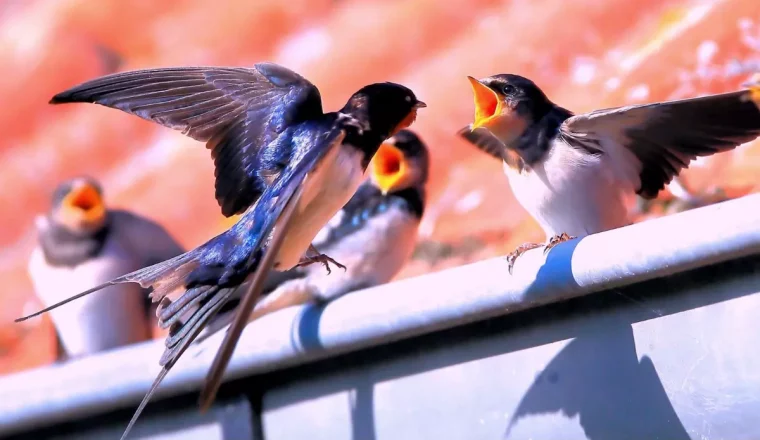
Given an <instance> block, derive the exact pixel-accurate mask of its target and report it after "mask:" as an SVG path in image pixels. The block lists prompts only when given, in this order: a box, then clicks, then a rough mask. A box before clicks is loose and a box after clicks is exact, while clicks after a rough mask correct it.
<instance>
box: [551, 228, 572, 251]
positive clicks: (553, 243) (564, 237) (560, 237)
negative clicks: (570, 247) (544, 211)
mask: <svg viewBox="0 0 760 440" xmlns="http://www.w3.org/2000/svg"><path fill="white" fill-rule="evenodd" d="M573 238H575V237H574V236H572V235H567V232H563V233H561V234H559V235H555V236H554V237H552V238H550V239H549V243H547V244H546V246H544V255H546V254H547V253H548V252H549V251H550V250H552V248H553V247H554V246H556V245H558V244H560V243H564V242H566V241H568V240H572V239H573Z"/></svg>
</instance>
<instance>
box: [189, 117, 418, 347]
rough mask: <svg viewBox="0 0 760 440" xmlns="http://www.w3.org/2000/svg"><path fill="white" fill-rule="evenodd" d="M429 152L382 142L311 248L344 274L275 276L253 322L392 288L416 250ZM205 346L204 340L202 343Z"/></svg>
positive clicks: (413, 142) (407, 135)
mask: <svg viewBox="0 0 760 440" xmlns="http://www.w3.org/2000/svg"><path fill="white" fill-rule="evenodd" d="M428 163H429V158H428V150H427V147H426V146H425V144H424V143H423V142H422V141H421V140H420V139H419V137H418V136H417V135H416V134H414V133H413V132H411V131H409V130H401V131H399V132H398V133H396V134H395V135H394V136H392V137H391V138H389V139H388V140H387V141H386V142H384V143H383V144H382V145H381V146H380V149H379V150H378V152H377V154H375V157H374V159H373V160H372V162H371V163H370V176H369V179H367V180H366V181H365V182H364V183H363V184H362V185H361V186H360V187H359V189H358V190H357V191H356V194H354V196H353V197H352V198H351V200H349V201H348V203H347V204H346V205H345V206H344V207H343V208H342V209H341V210H340V211H338V213H337V214H335V216H334V217H333V218H332V219H331V220H330V221H329V222H328V223H327V225H325V226H324V227H323V228H322V230H320V231H319V233H318V234H317V236H316V237H315V239H314V241H313V242H312V244H313V245H314V246H315V247H316V248H317V249H319V250H320V251H325V253H327V254H329V255H330V256H332V257H335V258H336V260H338V261H342V262H345V263H346V266H347V270H346V271H336V272H334V273H332V274H329V273H325V271H324V270H323V269H322V268H321V267H319V266H310V267H296V268H294V269H291V270H289V271H285V272H276V271H273V272H272V273H270V275H269V277H268V278H267V282H266V285H265V287H264V291H266V292H268V293H267V294H266V295H265V296H263V297H262V298H261V299H260V300H259V302H258V303H257V304H256V307H255V308H254V311H253V313H252V314H251V315H250V318H249V320H250V321H253V320H254V319H257V318H259V317H261V316H264V315H266V314H269V313H272V312H274V311H277V310H280V309H282V308H285V307H290V306H293V305H298V304H304V303H307V302H312V301H313V302H328V301H331V300H333V299H335V298H337V297H339V296H342V295H344V294H346V293H348V292H353V291H356V290H359V289H364V288H369V287H372V286H376V285H379V284H383V283H386V282H388V281H390V280H391V279H392V278H393V277H394V276H395V275H396V274H397V273H398V271H399V270H401V268H402V267H403V265H404V264H405V263H406V262H407V260H408V259H409V257H410V256H411V254H412V251H413V250H414V245H415V244H416V242H417V230H418V228H419V225H420V220H421V218H422V214H423V212H424V209H425V200H426V198H425V184H426V182H427V177H428ZM237 302H239V300H237V299H236V300H232V301H230V302H229V303H227V305H225V307H224V310H222V311H221V312H220V313H219V314H218V315H217V317H215V318H214V319H213V320H212V322H211V323H209V325H208V326H207V328H206V330H207V333H206V334H205V335H202V336H201V337H203V338H204V339H205V338H206V337H208V336H210V335H211V334H213V333H214V332H215V331H217V330H219V329H221V328H223V327H224V326H226V325H227V324H229V323H230V321H231V320H232V313H231V311H232V310H234V308H235V307H237V304H236V303H237ZM199 339H200V338H199Z"/></svg>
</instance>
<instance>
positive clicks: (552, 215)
mask: <svg viewBox="0 0 760 440" xmlns="http://www.w3.org/2000/svg"><path fill="white" fill-rule="evenodd" d="M468 78H469V80H470V84H471V85H472V90H473V93H474V98H475V121H474V123H473V124H470V125H469V126H467V127H466V128H464V129H462V130H460V131H459V133H460V135H461V136H463V137H464V138H465V139H466V140H468V141H469V142H470V143H472V144H474V145H476V146H477V147H478V148H480V149H481V150H483V151H485V152H487V153H488V154H490V155H492V156H494V157H496V158H498V159H500V160H503V162H504V173H505V174H506V175H507V179H508V180H509V183H510V186H511V187H512V191H513V193H514V195H515V198H517V200H518V202H519V203H520V204H521V205H522V206H523V207H524V208H525V209H526V210H527V211H528V212H529V213H530V215H531V216H532V217H533V218H534V219H535V220H536V221H537V222H538V223H539V225H540V226H541V227H542V229H543V230H544V232H545V233H546V237H547V240H548V242H547V243H546V244H540V243H525V244H523V245H521V246H519V247H518V248H517V249H516V250H515V251H514V252H512V253H511V254H510V255H509V256H508V257H507V259H508V261H509V271H510V273H511V272H512V267H513V265H514V263H515V260H516V259H517V258H518V257H519V256H520V255H521V254H522V253H524V252H525V251H527V250H530V249H535V248H538V247H544V253H546V252H548V250H549V249H551V248H552V247H553V246H555V245H556V244H558V243H561V242H563V241H567V240H570V239H572V238H575V237H582V236H585V235H588V234H594V233H597V232H602V231H606V230H609V229H614V228H618V227H621V226H626V225H628V224H630V220H629V219H628V215H627V209H626V206H625V204H624V197H625V196H626V194H631V195H632V194H634V193H635V194H638V195H640V196H642V197H644V198H654V197H656V196H657V193H658V192H659V191H660V190H661V189H663V187H664V186H665V185H666V184H667V183H668V182H670V180H671V179H672V178H673V176H675V175H677V174H678V173H679V172H680V171H681V170H682V169H684V168H686V167H687V166H688V165H689V162H690V161H691V160H693V159H695V158H697V157H699V156H709V155H712V154H715V153H718V152H723V151H727V150H731V149H733V148H735V147H736V146H738V145H740V144H743V143H745V142H749V141H751V140H753V139H755V138H757V137H758V135H760V109H758V107H757V106H756V105H755V104H753V103H752V102H751V101H750V102H748V101H749V100H748V99H747V98H748V97H750V96H752V92H750V91H748V90H743V91H738V92H732V93H724V94H720V95H711V96H703V97H700V98H693V99H684V100H678V101H670V102H658V103H653V104H645V105H633V106H628V107H620V108H613V109H606V110H596V111H593V112H590V113H585V114H579V115H574V114H573V113H572V112H571V111H569V110H566V109H564V108H562V107H559V106H557V105H556V104H554V103H553V102H551V101H550V100H549V98H547V97H546V95H545V94H544V92H543V91H542V90H541V89H540V88H539V87H538V86H537V85H536V84H534V83H533V82H532V81H531V80H529V79H527V78H523V77H521V76H518V75H511V74H500V75H494V76H490V77H488V78H483V79H480V80H477V79H475V78H472V77H468Z"/></svg>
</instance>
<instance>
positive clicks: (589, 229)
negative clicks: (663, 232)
mask: <svg viewBox="0 0 760 440" xmlns="http://www.w3.org/2000/svg"><path fill="white" fill-rule="evenodd" d="M556 142H561V141H556ZM610 161H611V159H610V156H609V155H602V156H597V157H594V156H590V155H588V154H586V153H583V152H581V151H578V150H576V149H574V148H572V147H570V146H567V145H564V144H562V145H554V146H553V147H552V148H551V149H550V151H549V152H548V154H547V157H546V158H545V159H544V161H543V162H541V163H539V164H537V165H536V166H534V167H533V168H532V169H525V170H523V171H522V172H519V173H518V172H517V170H514V169H512V168H509V167H507V166H506V164H505V165H504V173H505V174H506V175H507V179H508V180H509V184H510V186H511V187H512V191H513V193H514V195H515V198H516V199H517V200H518V201H519V202H520V204H521V205H522V206H523V207H524V208H525V209H526V210H527V211H528V212H529V213H530V214H531V215H532V216H533V218H535V219H536V221H537V222H538V223H539V225H541V227H542V229H543V230H544V232H545V233H546V236H547V237H546V238H547V239H549V238H551V237H552V236H554V235H556V234H561V233H563V232H566V233H568V234H570V235H572V236H576V237H583V236H585V235H589V234H594V233H597V232H601V231H605V230H609V229H614V228H618V227H621V226H625V225H628V224H629V220H628V212H627V209H626V206H625V203H624V197H625V194H626V192H630V188H629V187H628V185H627V184H626V183H625V182H621V181H620V179H619V178H618V177H616V175H615V169H614V168H613V166H612V164H611V163H610ZM631 195H632V192H631Z"/></svg>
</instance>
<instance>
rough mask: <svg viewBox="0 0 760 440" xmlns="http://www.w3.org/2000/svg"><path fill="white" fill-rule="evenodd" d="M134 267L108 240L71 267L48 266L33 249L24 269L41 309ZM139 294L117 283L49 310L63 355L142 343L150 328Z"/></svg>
mask: <svg viewBox="0 0 760 440" xmlns="http://www.w3.org/2000/svg"><path fill="white" fill-rule="evenodd" d="M139 268H140V265H139V263H138V261H137V260H136V259H135V258H133V256H132V255H131V254H130V253H129V252H128V251H127V250H126V249H124V248H123V247H122V246H121V245H120V244H119V242H118V240H114V239H112V238H109V239H108V240H107V241H106V244H105V246H104V247H103V250H102V252H101V253H100V254H99V255H98V256H97V257H94V258H91V259H90V260H87V261H84V262H82V263H80V264H78V265H76V266H72V267H63V266H52V265H50V264H48V263H47V262H46V261H45V257H44V256H43V254H42V250H41V249H40V248H39V247H38V248H36V249H35V250H34V251H33V252H32V255H31V258H30V260H29V266H28V270H29V275H30V278H31V279H32V284H33V286H34V290H35V293H36V295H37V297H38V298H39V299H40V300H41V301H42V303H43V304H44V305H45V306H50V305H52V304H54V303H56V302H58V301H61V300H63V299H65V298H67V297H69V296H71V295H74V294H76V293H79V292H81V291H83V290H86V289H89V288H91V287H93V286H97V285H98V284H101V283H104V282H106V281H109V280H111V279H113V278H115V277H117V276H120V275H123V274H125V273H128V272H131V271H133V270H136V269H139ZM143 295H144V292H143V290H142V288H140V286H139V285H137V284H133V283H128V284H119V285H115V286H109V287H106V288H105V289H103V290H102V291H100V292H96V293H93V294H91V295H87V296H85V297H84V298H80V299H78V300H77V301H74V302H72V303H69V304H66V305H65V306H64V307H60V308H57V309H55V310H52V311H51V312H50V315H51V317H52V320H53V323H54V325H55V327H56V330H57V332H58V335H59V336H60V338H61V342H62V345H63V346H64V349H65V350H66V352H67V354H68V355H70V356H76V355H82V354H87V353H94V352H97V351H101V350H105V349H109V348H114V347H117V346H121V345H125V344H129V343H134V342H138V341H142V340H144V339H147V338H148V337H149V336H150V334H149V332H150V329H149V327H148V315H147V310H145V305H144V303H145V301H144V296H143Z"/></svg>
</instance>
